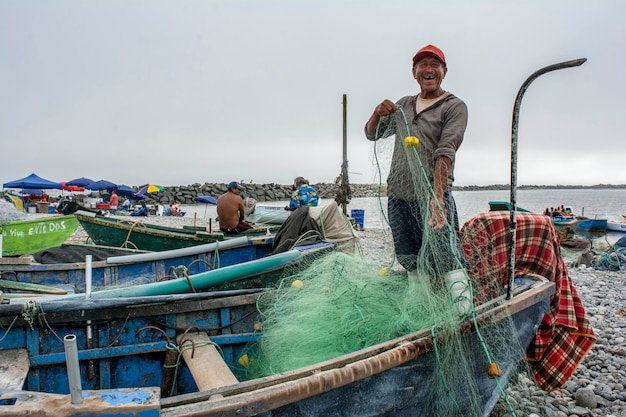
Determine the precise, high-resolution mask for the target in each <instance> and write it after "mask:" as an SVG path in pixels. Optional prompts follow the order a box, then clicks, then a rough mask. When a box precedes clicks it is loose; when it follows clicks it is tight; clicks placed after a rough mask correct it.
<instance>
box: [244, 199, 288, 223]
mask: <svg viewBox="0 0 626 417" xmlns="http://www.w3.org/2000/svg"><path fill="white" fill-rule="evenodd" d="M290 213H291V211H289V210H285V207H283V206H264V205H258V204H257V205H256V206H255V208H254V211H253V212H252V213H250V214H248V215H247V217H246V218H247V220H248V221H250V222H252V223H256V224H278V225H280V224H283V223H284V222H285V220H287V217H289V214H290Z"/></svg>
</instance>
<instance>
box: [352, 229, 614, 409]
mask: <svg viewBox="0 0 626 417" xmlns="http://www.w3.org/2000/svg"><path fill="white" fill-rule="evenodd" d="M357 237H359V242H360V245H359V247H360V248H361V252H362V254H363V256H364V257H365V258H367V259H370V260H378V261H379V262H384V261H386V260H389V259H390V256H393V255H392V251H393V249H392V248H393V247H392V245H391V240H389V239H390V236H389V234H385V233H381V231H380V230H365V231H360V232H357ZM576 258H577V254H576V253H575V252H568V254H567V256H566V257H565V261H566V264H567V265H568V270H569V274H570V277H571V279H572V282H573V283H574V286H575V287H576V289H577V291H578V293H579V295H580V297H581V299H582V301H583V304H584V306H585V309H586V311H587V315H588V317H589V321H590V323H591V325H592V327H593V330H594V333H595V334H596V337H597V340H596V344H595V346H594V347H593V348H592V349H591V351H590V352H589V353H588V354H587V356H586V357H585V359H584V360H583V362H582V363H581V365H580V366H579V367H578V368H577V369H576V371H575V372H574V374H573V375H572V377H571V378H570V379H569V380H568V381H567V382H566V383H565V384H564V385H563V387H561V389H560V390H558V391H554V392H551V393H547V392H545V391H542V390H541V389H539V388H538V387H537V386H536V385H535V383H534V382H533V381H532V380H531V378H530V377H529V375H527V374H524V373H522V374H520V377H519V378H518V380H517V381H515V382H513V383H511V384H509V386H508V388H507V389H506V392H507V396H508V399H509V402H510V403H511V404H512V405H513V408H514V410H515V415H516V416H517V417H522V416H524V417H574V416H585V417H592V416H593V417H595V416H609V417H626V271H619V272H609V271H598V270H596V269H594V268H587V267H586V266H580V267H574V266H573V265H574V264H575V263H576ZM490 417H513V415H512V414H511V413H510V412H509V411H508V409H507V407H506V406H505V404H504V402H503V401H501V402H499V403H498V404H497V405H496V407H495V408H494V410H493V411H492V413H491V414H490Z"/></svg>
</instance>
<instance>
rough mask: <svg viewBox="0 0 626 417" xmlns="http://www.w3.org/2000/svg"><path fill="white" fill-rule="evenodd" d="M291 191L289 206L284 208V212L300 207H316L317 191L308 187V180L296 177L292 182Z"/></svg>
mask: <svg viewBox="0 0 626 417" xmlns="http://www.w3.org/2000/svg"><path fill="white" fill-rule="evenodd" d="M293 189H294V191H293V194H292V195H291V200H290V201H289V205H288V206H285V210H292V211H293V210H295V209H297V208H298V207H302V206H309V207H316V206H317V202H318V196H317V190H316V189H315V188H313V187H311V186H310V185H309V180H305V179H304V178H303V177H297V178H296V179H295V180H294V181H293Z"/></svg>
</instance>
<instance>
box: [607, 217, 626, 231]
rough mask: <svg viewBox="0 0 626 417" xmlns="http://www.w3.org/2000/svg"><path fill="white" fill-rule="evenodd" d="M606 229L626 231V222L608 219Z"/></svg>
mask: <svg viewBox="0 0 626 417" xmlns="http://www.w3.org/2000/svg"><path fill="white" fill-rule="evenodd" d="M606 230H607V231H609V232H622V233H626V222H616V221H611V220H609V221H607V223H606Z"/></svg>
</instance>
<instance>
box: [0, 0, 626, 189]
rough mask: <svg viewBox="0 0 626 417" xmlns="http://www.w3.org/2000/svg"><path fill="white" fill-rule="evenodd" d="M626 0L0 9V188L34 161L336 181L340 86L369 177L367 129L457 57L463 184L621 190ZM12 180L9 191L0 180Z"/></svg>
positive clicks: (40, 166)
mask: <svg viewBox="0 0 626 417" xmlns="http://www.w3.org/2000/svg"><path fill="white" fill-rule="evenodd" d="M625 16H626V2H624V1H623V0H615V1H607V0H599V1H589V0H587V1H576V0H552V1H543V0H537V1H534V0H531V1H507V0H498V1H496V0H494V1H479V0H478V1H477V0H473V1H461V0H459V1H437V2H435V1H430V2H425V1H410V2H409V1H406V0H386V1H384V2H383V1H347V0H316V1H293V0H292V1H287V0H285V1H272V0H264V1H258V0H255V1H248V0H238V1H233V0H224V1H220V0H205V1H200V0H196V1H191V0H176V1H165V0H145V1H136V0H107V1H77V0H76V1H71V0H66V1H63V0H55V1H48V0H45V1H28V0H25V1H8V0H4V1H2V2H0V57H1V60H2V64H1V65H0V140H1V142H0V153H1V155H2V163H1V164H0V181H1V183H4V182H8V181H11V180H15V179H18V178H22V177H25V176H27V175H28V174H30V173H31V172H35V173H37V174H38V175H40V176H42V177H45V178H47V179H51V180H54V181H68V180H70V179H73V178H76V177H82V176H85V177H90V178H92V179H94V180H98V179H103V178H104V179H107V180H109V181H113V182H115V183H124V184H129V185H140V184H144V183H155V184H161V185H165V186H168V185H179V184H192V183H195V182H205V181H209V182H228V181H230V180H233V179H236V180H244V181H246V182H248V181H250V180H252V181H254V182H256V183H270V182H275V183H281V184H289V183H291V181H292V180H293V178H294V177H296V176H299V175H302V176H304V177H306V178H308V179H309V180H311V182H313V183H316V182H332V181H334V179H335V178H336V177H337V175H338V174H339V173H340V172H341V162H342V137H343V127H342V117H343V116H342V112H343V109H342V96H343V94H347V99H348V107H347V120H348V125H347V132H348V134H347V137H348V161H349V172H350V181H351V182H353V183H370V182H374V181H375V179H376V178H375V175H374V170H373V163H372V158H371V154H372V145H371V143H370V142H368V141H367V140H366V139H365V138H364V134H363V126H364V124H365V122H366V120H367V119H368V117H369V116H370V114H371V112H372V110H373V108H374V107H375V106H376V105H377V104H378V103H379V102H380V101H382V100H383V99H385V98H388V99H391V100H393V101H395V100H397V99H399V98H400V97H402V96H405V95H409V94H416V93H417V92H418V85H417V84H416V82H415V80H414V79H413V78H412V76H411V59H412V57H413V55H414V54H415V52H416V51H417V50H418V49H419V48H421V47H422V46H424V45H426V44H434V45H437V46H438V47H440V48H441V49H442V50H443V51H444V53H445V54H446V58H447V61H448V74H447V76H446V79H445V80H444V82H443V85H442V86H443V88H444V89H445V90H447V91H450V92H452V93H454V94H455V95H457V96H458V97H460V98H462V99H463V100H464V101H465V102H466V103H467V105H468V108H469V113H470V118H469V125H468V129H467V132H466V135H465V140H464V143H463V145H462V146H461V149H460V150H459V152H458V154H457V162H456V172H455V173H456V185H474V184H475V185H487V184H494V183H499V184H502V183H508V182H509V180H510V142H511V119H512V109H513V103H514V100H515V97H516V95H517V92H518V90H519V88H520V86H521V84H522V83H523V82H524V80H525V79H526V78H527V77H528V76H529V75H530V74H532V73H533V72H535V71H536V70H538V69H540V68H542V67H544V66H546V65H550V64H555V63H558V62H562V61H568V60H572V59H577V58H583V57H584V58H587V59H588V61H587V62H586V63H585V64H584V65H582V66H581V67H578V68H574V69H566V70H561V71H556V72H552V73H549V74H546V75H543V76H542V77H540V78H538V79H537V80H535V81H534V82H533V84H532V85H531V86H530V88H529V89H528V91H527V92H526V94H525V96H524V100H523V103H522V108H521V116H520V129H519V161H518V184H519V185H521V184H583V185H591V184H598V183H610V184H626V169H624V167H623V165H624V145H623V142H622V140H623V139H622V137H623V135H624V131H625V127H626V100H625V97H626V76H624V71H626V65H625V64H626V62H625V61H626V54H625V53H624V52H625V51H626V49H625V48H626V46H625V45H626V25H624V22H625V20H624V19H625ZM1 183H0V184H1Z"/></svg>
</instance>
